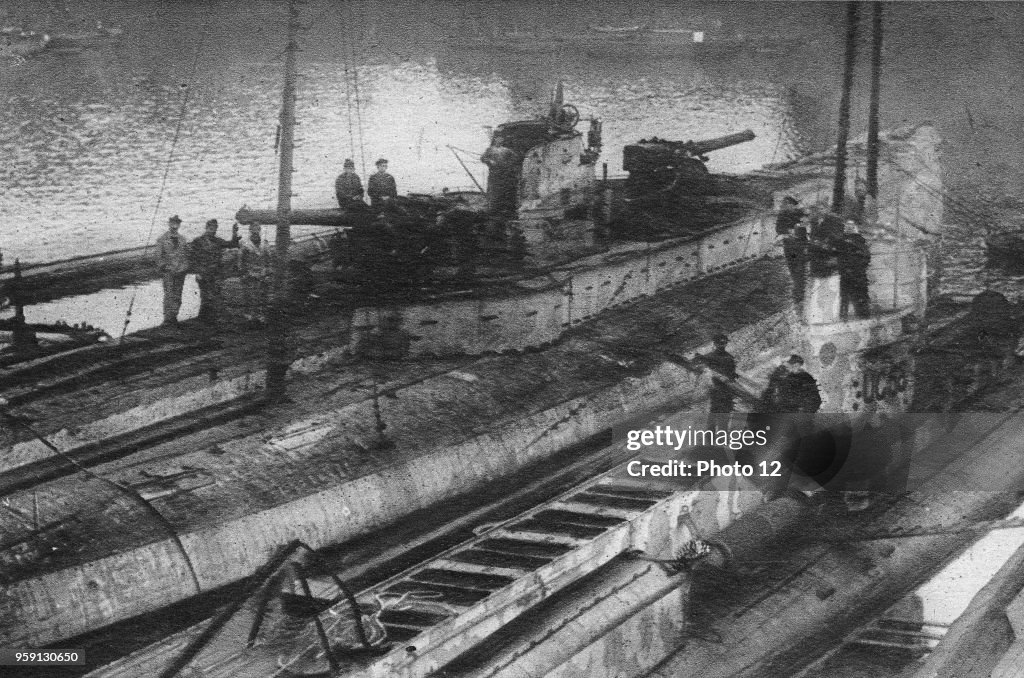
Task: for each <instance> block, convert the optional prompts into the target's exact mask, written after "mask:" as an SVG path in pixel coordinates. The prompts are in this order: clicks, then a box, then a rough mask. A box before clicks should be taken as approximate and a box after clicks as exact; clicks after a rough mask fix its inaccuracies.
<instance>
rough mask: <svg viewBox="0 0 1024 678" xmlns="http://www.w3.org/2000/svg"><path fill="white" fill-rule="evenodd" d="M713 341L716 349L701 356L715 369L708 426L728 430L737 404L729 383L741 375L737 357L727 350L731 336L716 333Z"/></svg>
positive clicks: (703, 360) (710, 392) (709, 394)
mask: <svg viewBox="0 0 1024 678" xmlns="http://www.w3.org/2000/svg"><path fill="white" fill-rule="evenodd" d="M712 341H713V342H714V345H715V350H713V351H711V353H708V354H707V355H702V356H699V358H700V362H702V363H704V364H705V365H707V366H708V367H709V368H711V369H712V370H714V374H712V375H711V388H710V390H709V393H708V399H709V400H710V407H709V409H708V412H709V414H708V425H707V428H708V429H709V430H712V431H714V430H728V429H729V420H730V417H729V415H730V413H731V412H732V411H733V408H734V405H735V396H734V395H733V392H732V390H731V389H730V388H729V386H728V385H727V383H728V382H729V381H734V380H735V379H736V377H738V376H739V375H738V374H737V372H736V358H734V357H733V355H732V354H731V353H729V352H728V351H726V350H725V347H726V345H728V343H729V337H727V336H726V335H724V334H716V335H715V337H714V339H713V340H712Z"/></svg>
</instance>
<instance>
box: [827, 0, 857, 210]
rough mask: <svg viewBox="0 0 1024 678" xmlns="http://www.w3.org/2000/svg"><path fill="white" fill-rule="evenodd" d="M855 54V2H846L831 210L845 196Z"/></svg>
mask: <svg viewBox="0 0 1024 678" xmlns="http://www.w3.org/2000/svg"><path fill="white" fill-rule="evenodd" d="M856 55H857V3H856V2H848V3H846V59H845V61H844V64H843V96H842V99H840V101H839V139H838V141H837V142H836V178H835V183H834V184H833V185H832V211H833V212H835V213H837V214H839V213H841V212H842V211H843V200H844V198H845V197H846V140H847V138H848V137H849V136H850V90H851V89H852V88H853V69H854V66H855V60H856Z"/></svg>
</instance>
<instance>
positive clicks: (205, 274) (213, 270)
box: [190, 219, 240, 323]
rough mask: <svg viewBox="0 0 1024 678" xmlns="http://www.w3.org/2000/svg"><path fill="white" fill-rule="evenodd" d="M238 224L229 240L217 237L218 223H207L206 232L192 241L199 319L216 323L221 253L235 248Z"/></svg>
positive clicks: (220, 284) (220, 279)
mask: <svg viewBox="0 0 1024 678" xmlns="http://www.w3.org/2000/svg"><path fill="white" fill-rule="evenodd" d="M239 240H240V238H239V236H238V224H235V225H234V226H233V227H232V229H231V240H224V239H223V238H218V237H217V220H216V219H210V220H209V221H207V222H206V232H205V233H203V234H202V235H201V236H199V237H198V238H196V239H195V240H193V241H192V243H191V245H190V247H191V253H192V267H193V269H194V270H195V272H196V282H197V283H198V284H199V319H200V320H203V321H205V322H209V323H215V322H216V321H217V318H218V317H219V315H220V312H221V286H222V284H223V281H222V275H223V273H222V270H221V269H222V257H221V253H222V252H223V251H224V250H226V249H230V248H234V247H238V242H239Z"/></svg>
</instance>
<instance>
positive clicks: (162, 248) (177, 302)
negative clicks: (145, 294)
mask: <svg viewBox="0 0 1024 678" xmlns="http://www.w3.org/2000/svg"><path fill="white" fill-rule="evenodd" d="M180 227H181V218H180V217H179V216H178V215H177V214H175V215H174V216H173V217H171V218H170V219H168V220H167V232H166V233H164V234H163V235H161V236H160V237H159V238H157V240H156V267H157V270H159V271H160V277H161V278H162V279H163V284H164V324H165V325H173V324H174V323H176V322H178V310H179V309H180V308H181V291H182V289H184V286H185V276H186V275H187V274H188V264H189V260H188V256H189V255H188V249H189V248H188V242H187V241H186V240H185V238H184V237H182V236H181V235H178V229H179V228H180Z"/></svg>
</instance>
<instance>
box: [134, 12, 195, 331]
mask: <svg viewBox="0 0 1024 678" xmlns="http://www.w3.org/2000/svg"><path fill="white" fill-rule="evenodd" d="M209 26H210V10H208V11H207V15H206V21H205V22H204V23H203V30H202V32H201V33H200V34H199V42H198V44H197V45H196V52H195V54H194V55H193V57H192V68H191V71H190V72H189V79H188V84H187V86H186V87H185V96H184V97H183V98H182V100H181V110H180V111H179V112H178V122H177V124H176V125H175V127H174V136H173V137H172V138H171V150H170V153H168V155H167V164H166V165H165V166H164V175H163V178H162V179H161V180H160V191H159V192H158V193H157V196H156V204H155V205H154V206H153V215H152V217H150V220H149V231H148V232H147V233H146V244H145V250H147V251H148V250H149V247H150V242H151V240H152V238H153V228H154V227H155V226H156V218H157V215H158V214H159V213H160V205H161V203H162V202H163V199H164V190H165V189H166V188H167V177H168V176H170V173H171V163H172V162H174V150H175V148H177V146H178V139H179V138H180V137H181V128H182V126H183V124H184V122H185V113H186V109H187V107H188V100H189V98H190V97H191V96H192V85H193V84H194V83H195V79H196V70H197V69H198V67H199V57H200V55H201V54H202V52H203V44H204V43H205V42H206V34H207V30H208V28H209ZM138 294H139V290H138V288H137V287H136V288H135V290H133V291H132V298H131V300H130V301H129V302H128V310H127V311H126V312H125V317H124V326H123V327H122V328H121V339H124V336H125V334H127V333H128V325H129V324H130V323H131V319H132V309H133V308H135V298H136V297H137V296H138Z"/></svg>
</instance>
